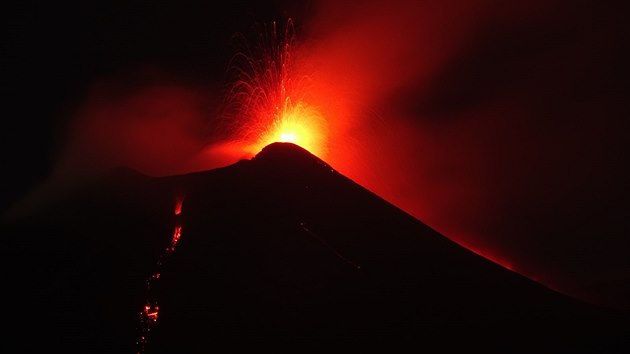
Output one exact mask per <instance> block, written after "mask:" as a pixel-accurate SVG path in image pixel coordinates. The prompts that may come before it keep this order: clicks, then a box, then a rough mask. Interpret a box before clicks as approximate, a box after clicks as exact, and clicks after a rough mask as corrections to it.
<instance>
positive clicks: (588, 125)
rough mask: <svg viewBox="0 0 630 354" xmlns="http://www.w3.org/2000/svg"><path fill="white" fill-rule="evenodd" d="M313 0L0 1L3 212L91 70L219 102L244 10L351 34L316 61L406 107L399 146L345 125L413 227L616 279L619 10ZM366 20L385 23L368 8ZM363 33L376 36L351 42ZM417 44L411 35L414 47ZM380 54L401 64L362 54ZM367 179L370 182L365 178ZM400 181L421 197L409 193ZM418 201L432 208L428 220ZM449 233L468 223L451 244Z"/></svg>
mask: <svg viewBox="0 0 630 354" xmlns="http://www.w3.org/2000/svg"><path fill="white" fill-rule="evenodd" d="M322 3H323V4H320V2H308V3H307V4H303V5H287V4H282V3H281V2H279V1H275V2H273V1H272V2H266V3H258V2H254V1H243V2H232V1H230V2H225V3H217V2H213V1H205V2H201V1H196V2H194V1H191V2H188V1H171V2H164V3H162V4H154V3H153V2H149V1H107V2H80V3H78V4H72V3H67V2H63V4H60V3H58V2H49V1H32V2H30V1H24V2H19V3H15V4H11V5H9V6H8V7H7V8H5V9H3V11H2V15H0V16H2V23H3V25H4V26H5V27H6V28H5V29H4V30H3V32H2V33H3V37H4V38H3V40H2V53H3V54H2V58H1V59H0V60H1V61H2V66H1V67H2V70H3V73H2V82H3V95H2V101H3V103H2V108H3V110H4V114H3V118H2V119H3V120H2V122H3V124H2V129H1V130H2V132H1V134H2V141H1V142H2V170H3V183H2V188H1V190H0V192H1V195H2V197H1V205H0V210H5V209H6V208H7V207H8V206H10V205H11V204H13V203H14V202H15V201H16V200H18V199H19V198H20V197H22V196H23V195H25V193H26V192H27V191H28V190H30V189H31V188H33V186H35V185H36V184H38V183H40V182H41V181H44V180H45V179H46V178H47V177H48V176H49V175H50V174H51V171H52V170H53V167H54V166H55V164H56V163H57V161H58V156H59V154H60V151H61V150H62V147H63V146H64V145H65V142H66V141H67V140H69V139H72V137H71V136H69V135H72V134H74V133H71V130H69V129H68V127H69V126H70V125H71V124H70V122H71V119H72V118H71V117H72V116H73V114H74V113H75V111H76V110H77V109H78V107H80V106H81V105H82V104H83V103H84V102H85V101H86V100H87V99H88V96H89V92H90V89H91V88H92V87H93V85H94V83H97V82H103V81H107V80H113V81H115V82H119V83H118V84H115V85H114V86H113V87H118V88H119V87H124V86H125V85H126V84H128V83H129V82H132V81H133V79H130V77H134V75H136V74H137V72H138V71H151V72H153V71H157V72H159V73H161V74H160V77H161V78H164V77H167V78H168V80H170V81H171V82H176V83H177V84H178V85H183V86H189V87H195V88H199V87H201V88H202V89H199V90H201V91H203V92H210V93H213V94H214V97H211V98H208V102H206V103H205V104H206V105H207V106H208V107H207V109H208V111H211V110H213V109H216V108H217V107H218V104H219V103H218V102H220V99H218V98H217V96H220V93H221V92H222V91H221V90H222V88H223V87H224V85H225V80H226V74H225V71H226V70H225V69H226V65H227V62H228V61H229V59H230V57H231V56H232V55H233V53H234V48H233V46H232V42H231V38H232V35H233V34H234V33H236V32H239V31H248V30H249V29H250V28H251V27H252V25H253V24H254V23H255V22H268V21H270V20H274V19H278V20H284V19H286V18H287V17H293V18H294V19H295V22H296V25H297V26H298V32H299V33H301V34H302V35H303V37H305V38H306V41H309V40H312V41H313V43H315V46H316V47H317V46H320V47H326V46H329V47H331V48H334V46H335V45H336V44H338V43H339V41H343V38H344V36H346V35H347V36H348V37H347V38H349V39H351V41H350V43H351V45H354V46H355V47H356V48H357V51H359V54H360V55H361V57H360V59H359V60H358V61H357V64H356V67H354V65H353V63H352V62H350V61H349V59H348V58H347V57H346V56H344V55H343V54H342V55H339V58H336V57H335V55H332V56H331V57H326V56H323V58H322V56H320V59H321V60H322V61H323V62H326V60H334V61H336V62H338V63H339V64H338V65H339V66H340V68H335V69H338V70H341V71H343V70H345V68H348V66H353V67H352V68H350V69H352V70H357V72H362V70H363V71H365V72H374V73H375V74H374V79H373V80H372V81H370V80H364V81H361V80H355V81H356V82H359V83H361V84H362V85H364V86H363V87H365V91H366V92H367V93H365V97H372V98H374V97H378V98H379V99H378V100H376V99H373V103H371V104H370V105H367V106H366V105H363V106H362V107H361V110H368V111H370V110H373V111H378V112H379V114H380V115H381V116H388V115H391V116H397V117H403V118H399V119H398V120H396V125H395V126H394V128H392V131H393V133H392V135H394V136H396V138H397V139H398V138H400V137H407V138H408V139H407V141H412V142H411V143H409V142H408V143H405V144H401V145H400V146H398V145H396V146H395V147H394V145H393V144H392V140H388V138H386V137H384V136H381V137H379V138H374V137H373V136H372V135H371V134H372V133H370V132H367V133H366V131H371V130H372V129H377V128H374V127H367V128H366V126H365V125H370V124H373V121H370V120H369V119H368V120H366V123H365V125H364V126H361V127H360V129H358V128H357V129H355V130H351V131H352V132H356V135H353V137H354V138H356V139H359V140H360V139H365V140H369V144H370V145H373V146H372V147H371V149H377V150H379V151H380V152H381V153H384V154H387V153H390V155H388V156H386V159H388V161H384V160H381V159H380V158H376V157H375V158H374V159H373V160H372V161H371V164H367V165H368V168H369V166H372V167H374V166H378V167H380V168H383V169H386V170H389V171H399V172H397V173H395V174H393V176H394V177H395V178H393V179H392V180H389V181H387V183H389V184H392V185H394V187H388V188H389V189H388V188H383V187H379V188H380V189H379V188H375V189H376V192H377V194H383V193H385V194H387V195H388V196H390V195H391V196H392V197H393V198H394V199H396V201H395V204H397V205H399V206H401V207H403V209H406V210H407V211H408V212H410V213H412V214H413V215H414V216H417V215H425V213H426V215H427V220H426V221H428V224H429V225H431V226H434V227H436V228H437V229H438V231H441V232H443V233H445V234H446V235H447V236H454V237H455V238H459V239H463V240H466V241H469V244H473V245H495V246H490V247H488V249H489V250H490V251H492V252H491V253H494V254H495V255H497V254H499V256H505V255H507V256H505V257H498V258H507V259H511V257H510V255H514V254H519V253H520V254H526V255H529V256H528V257H527V256H526V257H522V258H520V259H517V260H516V261H515V262H514V265H515V266H516V268H517V269H524V270H526V271H527V272H528V273H529V274H530V275H534V274H535V275H537V276H539V277H540V278H542V279H546V280H548V281H551V282H552V283H555V284H561V283H563V281H564V284H561V285H562V286H565V287H579V286H587V285H591V284H596V283H598V282H600V281H601V282H615V281H624V280H623V279H625V282H626V283H627V279H628V277H629V276H630V263H629V261H628V260H629V259H630V243H629V242H630V241H629V240H628V233H627V230H628V221H627V220H628V211H627V209H628V208H627V202H628V189H629V188H628V186H627V177H628V175H627V172H625V165H626V164H627V153H626V151H627V145H628V143H627V141H628V140H627V139H628V123H627V117H628V110H627V97H628V91H627V84H628V70H627V62H628V61H627V57H625V56H624V49H625V48H623V47H625V46H627V42H628V41H627V38H629V37H628V35H629V33H628V25H627V24H625V23H624V22H625V18H624V13H625V12H624V11H622V9H621V8H620V6H616V5H614V4H605V5H604V4H595V3H591V2H586V1H578V2H575V1H551V2H542V1H541V2H531V3H530V2H528V5H522V4H521V5H519V4H516V2H515V3H514V4H512V5H509V4H503V5H501V6H499V5H498V3H500V2H493V1H479V2H478V3H479V6H472V5H471V6H468V5H466V6H464V4H468V3H472V2H453V3H452V4H444V3H441V4H440V5H438V3H440V2H430V1H427V2H426V4H425V2H421V4H422V5H417V6H416V5H413V4H414V3H415V2H410V1H401V2H400V6H396V5H391V6H388V5H384V4H386V3H387V2H382V3H378V2H376V3H375V4H371V3H370V4H371V5H365V6H358V5H336V4H335V2H328V1H324V2H322ZM475 3H477V2H475ZM408 8H410V9H412V10H411V11H404V10H406V9H408ZM414 11H417V12H418V13H417V14H416V13H415V12H414ZM409 13H410V14H411V15H409ZM402 14H406V15H407V16H401V15H402ZM416 15H417V16H416ZM380 18H383V19H386V20H383V22H382V23H381V22H379V20H375V19H380ZM398 18H400V20H399V21H392V23H388V22H387V20H388V19H389V20H391V19H398ZM390 25H391V26H390ZM379 26H382V27H379ZM405 26H412V27H408V28H405ZM468 28H471V29H472V30H470V31H468V30H467V29H468ZM363 30H365V31H366V33H371V35H373V36H374V39H373V42H372V41H371V39H370V40H368V41H366V43H367V44H365V43H363V42H361V41H356V42H353V41H352V39H357V37H354V36H358V35H359V34H361V33H362V32H361V31H363ZM423 33H430V34H431V36H432V35H434V34H435V33H438V34H439V35H437V36H436V37H431V36H423ZM379 34H383V37H386V38H379ZM425 37H426V38H425ZM359 38H360V37H359ZM416 40H417V41H418V43H420V42H422V44H418V45H417V47H414V43H415V42H414V41H416ZM427 43H428V44H427ZM372 47H373V48H375V49H373V50H374V52H373V53H372V52H370V50H371V48H372ZM406 47H408V48H410V49H405V48H406ZM401 48H403V49H401ZM433 49H435V50H433ZM361 50H363V51H364V52H365V53H364V54H361V53H360V51H361ZM315 52H317V51H315ZM339 52H343V51H342V50H340V51H339ZM387 52H391V53H400V55H399V56H396V55H392V56H391V57H390V56H387V55H384V54H383V53H387ZM315 56H316V57H317V55H315ZM392 58H393V59H395V60H398V62H397V63H393V64H392V63H391V62H389V63H388V64H387V65H384V66H379V65H380V64H379V63H377V61H378V60H380V59H382V60H390V59H392ZM344 65H347V66H345V67H344ZM383 67H385V68H391V70H392V72H393V73H394V75H391V73H390V72H389V71H387V72H385V71H386V70H385V69H383ZM423 68H424V69H423ZM335 69H331V72H332V73H334V72H335ZM407 69H408V70H407ZM425 69H426V70H425ZM352 70H350V71H352ZM350 75H352V74H350ZM383 77H385V78H387V77H394V78H396V77H399V78H397V79H393V78H392V79H391V80H390V81H388V80H387V79H383ZM350 81H352V80H350ZM120 82H122V84H120ZM371 87H372V88H371ZM370 90H371V91H370ZM471 135H474V138H473V137H471ZM416 140H417V143H416V142H415V141H416ZM379 144H383V146H384V148H381V146H379ZM368 150H369V149H368ZM420 151H424V152H426V151H431V154H432V156H434V160H435V161H433V160H431V161H427V159H426V158H424V157H423V158H418V159H416V154H419V152H420ZM392 156H395V157H392ZM401 156H402V157H401ZM333 160H334V159H333ZM390 160H391V161H390ZM392 161H393V162H392ZM436 161H437V162H436ZM441 161H446V162H444V163H443V162H441ZM329 162H331V164H333V166H335V164H334V161H329ZM401 166H402V167H401ZM475 166H476V167H475ZM335 167H336V166H335ZM429 168H430V169H431V172H432V173H433V175H431V176H427V175H428V173H427V172H426V170H428V169H429ZM423 169H424V170H423ZM470 170H474V172H473V173H471V174H470V175H469V176H467V173H468V172H469V171H470ZM479 171H481V172H479ZM372 173H375V172H372ZM351 177H352V176H351ZM463 177H470V178H469V179H468V180H466V181H463V180H462V179H463ZM358 180H359V182H362V181H361V178H358ZM366 180H367V181H368V183H366V184H368V188H371V187H372V185H370V183H369V182H370V181H372V182H373V180H370V179H369V178H366ZM445 180H448V181H451V182H444V181H445ZM378 183H381V184H380V185H379V186H381V185H382V183H383V182H382V181H380V182H378ZM378 183H377V182H374V184H373V185H374V186H376V185H378ZM449 183H451V184H449ZM398 185H400V186H403V187H404V188H403V187H401V188H399V189H396V188H397V187H396V186H398ZM454 185H455V186H459V187H456V188H453V186H454ZM410 186H412V187H413V186H416V187H417V189H416V191H422V190H430V192H426V193H421V192H415V193H408V190H409V187H410ZM390 189H391V190H390ZM445 189H447V191H444V190H445ZM381 191H382V193H379V192H381ZM385 198H386V199H388V198H387V197H385ZM422 198H426V200H427V202H425V203H424V204H423V205H424V206H423V205H421V206H419V207H417V206H416V203H415V201H416V200H418V199H422ZM440 203H443V204H444V205H440V206H438V204H440ZM426 204H431V205H436V209H435V210H437V211H436V212H435V215H433V214H431V213H432V211H427V210H426V207H425V206H426ZM454 205H455V206H454ZM438 214H439V215H438ZM449 223H455V224H458V225H460V226H453V227H450V226H451V224H449ZM461 225H463V226H461ZM462 230H464V231H465V230H473V231H474V232H477V233H479V235H475V236H470V239H466V237H465V236H463V235H461V232H462ZM541 230H544V231H543V232H541ZM449 232H452V234H451V235H449ZM497 245H498V246H497ZM504 250H508V251H507V252H505V253H504V254H501V253H502V251H504ZM556 260H557V261H556ZM532 264H534V265H532ZM536 264H538V266H537V265H536ZM540 264H542V265H540ZM546 271H549V273H550V274H544V273H545V272H546ZM606 291H607V290H606Z"/></svg>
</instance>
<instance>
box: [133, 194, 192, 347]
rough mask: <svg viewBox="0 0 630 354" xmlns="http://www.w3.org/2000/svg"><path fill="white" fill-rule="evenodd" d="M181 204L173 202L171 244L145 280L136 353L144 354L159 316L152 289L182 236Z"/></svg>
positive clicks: (179, 201)
mask: <svg viewBox="0 0 630 354" xmlns="http://www.w3.org/2000/svg"><path fill="white" fill-rule="evenodd" d="M182 203H183V198H182V197H179V196H178V197H177V198H176V200H175V210H174V214H175V217H176V220H177V222H176V225H175V229H174V230H173V237H172V238H171V242H170V244H169V245H168V247H166V249H165V250H164V253H162V255H160V258H159V259H158V261H157V264H156V270H155V272H154V273H153V274H151V276H149V277H148V278H147V280H146V302H145V305H144V307H143V308H142V311H140V328H139V332H140V334H139V338H138V340H137V341H136V346H137V353H138V354H142V353H144V352H145V347H146V345H147V343H148V341H149V334H150V332H151V328H152V327H153V326H154V325H155V324H156V323H157V321H158V317H159V314H160V307H159V306H158V300H157V298H156V297H155V295H154V294H153V288H154V287H155V284H156V282H158V281H159V279H160V272H161V270H162V267H163V266H164V263H165V261H166V259H167V258H168V256H170V255H171V254H172V253H173V252H174V251H175V247H176V246H177V243H178V242H179V240H180V238H181V236H182V225H181V222H180V221H179V216H180V215H181V213H182Z"/></svg>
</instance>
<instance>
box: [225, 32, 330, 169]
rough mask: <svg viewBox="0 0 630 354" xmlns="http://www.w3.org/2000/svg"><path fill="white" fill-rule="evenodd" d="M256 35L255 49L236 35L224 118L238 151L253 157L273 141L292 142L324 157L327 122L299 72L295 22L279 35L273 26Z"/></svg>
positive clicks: (307, 82) (302, 74)
mask: <svg viewBox="0 0 630 354" xmlns="http://www.w3.org/2000/svg"><path fill="white" fill-rule="evenodd" d="M269 27H270V28H268V27H267V26H265V28H263V30H262V31H259V34H258V40H257V43H256V46H255V47H253V48H252V47H250V46H248V45H247V40H246V39H245V38H244V36H242V35H241V36H239V37H238V38H239V39H241V42H242V44H243V50H242V51H240V52H239V53H238V54H236V55H235V56H234V58H233V59H232V62H231V63H230V72H231V73H232V74H233V75H234V79H235V80H234V84H233V85H232V86H231V87H230V90H229V92H228V96H227V104H226V110H225V117H226V118H227V121H229V122H230V125H231V127H232V129H231V130H232V131H233V133H234V134H235V135H236V136H237V138H236V139H237V140H238V141H239V144H238V145H239V148H240V149H242V150H243V151H244V152H245V153H247V154H251V155H255V154H257V153H258V152H260V151H261V150H262V149H263V148H264V147H265V146H267V145H269V144H271V143H274V142H290V143H294V144H296V145H299V146H301V147H303V148H305V149H307V150H308V151H310V152H311V153H313V154H315V155H317V156H319V157H320V158H325V157H326V153H327V150H328V148H327V137H328V124H327V122H326V120H325V119H324V117H323V116H322V114H321V113H320V112H319V110H318V109H317V107H315V106H314V105H312V104H311V103H309V95H308V92H309V83H310V78H309V76H308V75H307V74H305V73H303V72H300V71H299V70H298V65H296V58H295V57H294V53H295V52H294V47H295V46H296V43H297V42H296V36H295V29H294V26H293V22H292V21H291V20H288V21H287V24H286V26H285V28H284V29H283V30H282V31H280V32H279V31H278V27H277V24H276V22H273V23H271V25H270V26H269Z"/></svg>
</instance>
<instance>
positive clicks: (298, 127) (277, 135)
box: [246, 103, 327, 158]
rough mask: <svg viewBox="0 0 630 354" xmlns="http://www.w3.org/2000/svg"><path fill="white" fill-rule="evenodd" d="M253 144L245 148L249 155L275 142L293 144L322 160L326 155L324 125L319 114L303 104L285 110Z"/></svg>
mask: <svg viewBox="0 0 630 354" xmlns="http://www.w3.org/2000/svg"><path fill="white" fill-rule="evenodd" d="M259 136H260V138H259V139H258V141H257V142H256V143H255V144H252V145H250V146H248V147H247V148H246V150H247V151H248V152H249V153H251V154H256V153H258V152H260V151H261V150H262V149H263V148H264V147H265V146H267V145H269V144H272V143H275V142H285V143H293V144H295V145H299V146H301V147H303V148H304V149H306V150H308V151H309V152H311V153H312V154H314V155H317V156H318V157H320V158H323V157H324V156H325V155H326V152H327V149H326V138H327V131H326V125H325V122H324V120H323V118H322V117H321V115H320V114H319V112H318V111H317V110H316V109H314V108H312V107H310V106H308V105H306V104H303V103H300V104H297V105H295V106H293V107H289V108H286V109H285V110H283V112H281V114H280V115H278V116H277V117H276V118H275V119H274V120H273V122H271V123H270V124H269V126H268V127H267V128H266V129H264V130H263V131H262V132H261V133H260V135H259Z"/></svg>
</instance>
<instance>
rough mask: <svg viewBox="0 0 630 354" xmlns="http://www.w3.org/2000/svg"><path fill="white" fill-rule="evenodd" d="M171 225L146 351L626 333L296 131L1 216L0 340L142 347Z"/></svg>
mask: <svg viewBox="0 0 630 354" xmlns="http://www.w3.org/2000/svg"><path fill="white" fill-rule="evenodd" d="M176 197H177V198H181V200H183V203H182V206H181V213H180V212H179V211H177V212H176V213H173V205H174V201H175V199H176ZM176 226H181V229H180V231H181V238H179V236H178V240H176V241H177V247H176V249H175V247H174V246H173V249H174V250H173V251H172V254H170V255H169V257H168V259H166V260H164V262H163V264H161V268H160V273H159V282H156V283H155V284H154V285H155V286H154V288H153V289H152V294H153V296H155V299H156V301H157V302H158V303H159V318H158V319H157V322H156V324H155V326H154V327H152V330H151V331H150V333H149V335H148V337H149V338H148V340H147V345H146V348H145V349H146V353H206V352H209V351H211V350H213V348H215V347H219V348H222V347H223V346H224V345H229V346H230V347H231V348H233V349H237V348H240V347H246V346H249V345H256V346H259V347H260V346H269V347H270V348H272V347H273V348H278V346H279V345H292V346H294V347H295V348H300V349H301V348H305V347H306V346H310V345H311V344H323V345H328V344H337V343H343V344H345V345H349V346H350V347H351V348H354V350H361V349H368V348H372V347H373V346H375V345H386V346H387V347H388V348H390V349H395V348H399V347H400V348H412V349H429V348H436V349H439V350H440V351H446V352H449V351H455V350H463V349H468V350H472V351H475V352H478V351H480V350H482V351H483V352H488V351H490V352H495V351H496V352H502V353H506V352H507V353H510V352H533V351H536V352H554V353H556V352H571V353H575V352H585V353H590V352H593V353H604V352H605V353H610V352H627V350H628V349H629V348H630V345H629V344H630V343H629V338H628V331H627V329H628V328H629V327H628V315H627V314H625V313H620V312H616V311H613V310H608V309H604V308H599V307H595V306H592V305H589V304H586V303H583V302H580V301H577V300H574V299H572V298H570V297H567V296H565V295H563V294H560V293H557V292H555V291H553V290H550V289H548V288H546V287H544V286H543V285H541V284H538V283H536V282H535V281H533V280H530V279H528V278H525V277H523V276H521V275H520V274H517V273H515V272H512V271H510V270H508V269H505V268H503V267H501V266H499V265H497V264H495V263H493V262H491V261H489V260H487V259H485V258H483V257H481V256H479V255H477V254H475V253H473V252H471V251H469V250H467V249H465V248H463V247H461V246H460V245H458V244H456V243H454V242H452V241H450V240H449V239H447V238H446V237H444V236H442V235H440V234H438V233H437V232H435V231H434V230H432V229H431V228H429V227H428V226H426V225H425V224H423V223H422V222H420V221H418V220H417V219H415V218H413V217H411V216H410V215H408V214H406V213H405V212H403V211H401V210H399V209H397V208H396V207H394V206H392V205H391V204H389V203H388V202H386V201H384V200H383V199H381V198H379V197H378V196H376V195H374V194H373V193H371V192H369V191H368V190H366V189H364V188H362V187H361V186H359V185H357V184H356V183H354V182H353V181H351V180H350V179H348V178H346V177H344V176H342V175H341V174H339V173H338V172H336V171H335V170H334V169H333V168H332V167H331V166H329V165H327V164H326V163H325V162H323V161H321V160H320V159H318V158H317V157H315V156H313V155H311V154H310V153H309V152H307V151H306V150H304V149H302V148H300V147H298V146H296V145H293V144H289V143H275V144H272V145H269V146H267V147H266V148H265V149H263V151H262V152H260V153H259V154H258V155H257V156H256V157H255V158H253V159H252V160H243V161H240V162H238V163H236V164H234V165H232V166H228V167H225V168H221V169H216V170H210V171H206V172H198V173H193V174H188V175H181V176H172V177H162V178H152V177H147V176H144V175H141V174H138V173H136V172H133V171H130V170H117V171H115V172H112V173H110V174H108V175H106V176H105V177H103V178H102V179H100V180H98V181H95V182H94V183H92V184H90V185H89V186H87V187H85V188H83V189H82V190H81V191H77V192H75V193H72V194H68V195H66V196H65V197H64V198H61V199H59V200H57V201H55V202H52V203H51V204H50V206H48V207H45V208H42V209H40V210H38V211H37V212H34V213H31V214H30V215H28V216H22V217H19V218H14V219H11V220H9V221H6V222H4V223H3V224H2V229H1V230H2V235H3V252H2V253H3V255H4V256H3V257H2V269H3V270H4V273H5V274H6V275H5V277H4V280H3V288H4V289H5V297H6V299H5V300H4V304H5V319H6V323H7V324H8V325H7V326H8V327H9V331H8V332H7V333H6V335H5V336H3V337H4V339H3V340H2V343H0V344H1V345H2V347H6V348H7V350H6V352H16V351H30V350H37V349H50V348H58V349H60V350H63V351H64V352H77V353H78V352H82V353H83V352H90V353H97V352H115V353H131V352H134V343H135V342H136V341H137V334H138V313H139V312H140V311H141V309H142V308H143V306H144V303H145V298H146V292H147V290H146V279H147V277H149V276H151V274H153V273H154V272H155V265H156V262H158V261H159V260H160V255H161V254H162V253H163V251H164V249H166V248H168V247H169V240H171V237H172V235H173V228H174V227H176ZM3 352H5V351H4V350H3Z"/></svg>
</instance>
